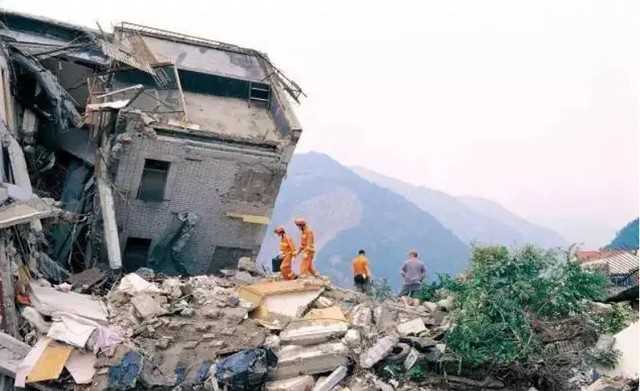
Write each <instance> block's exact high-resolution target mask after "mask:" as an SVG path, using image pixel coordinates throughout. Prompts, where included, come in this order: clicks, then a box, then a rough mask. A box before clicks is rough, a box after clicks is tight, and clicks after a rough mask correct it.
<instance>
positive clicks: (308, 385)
mask: <svg viewBox="0 0 640 391" xmlns="http://www.w3.org/2000/svg"><path fill="white" fill-rule="evenodd" d="M314 383H315V381H314V380H313V376H309V375H306V376H298V377H292V378H290V379H284V380H276V381H272V382H268V383H267V384H265V390H266V391H311V389H312V388H313V384H314Z"/></svg>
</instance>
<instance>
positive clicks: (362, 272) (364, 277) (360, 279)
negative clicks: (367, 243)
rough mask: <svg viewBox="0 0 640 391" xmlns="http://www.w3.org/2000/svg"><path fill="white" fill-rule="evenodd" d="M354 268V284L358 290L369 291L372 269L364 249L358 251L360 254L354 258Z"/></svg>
mask: <svg viewBox="0 0 640 391" xmlns="http://www.w3.org/2000/svg"><path fill="white" fill-rule="evenodd" d="M352 268H353V285H355V287H356V290H357V291H358V292H362V293H367V292H368V291H369V283H370V282H371V269H369V260H368V259H367V257H366V253H365V251H364V250H360V251H358V256H357V257H355V258H353V262H352Z"/></svg>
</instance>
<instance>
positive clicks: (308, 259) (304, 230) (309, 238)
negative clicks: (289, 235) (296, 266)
mask: <svg viewBox="0 0 640 391" xmlns="http://www.w3.org/2000/svg"><path fill="white" fill-rule="evenodd" d="M294 222H295V224H296V226H297V227H298V228H299V229H300V233H301V237H300V248H299V249H298V253H297V254H296V255H300V254H302V263H301V264H300V275H301V276H303V277H306V276H309V275H313V276H317V275H318V272H316V269H315V268H314V267H313V257H314V256H315V254H316V248H315V245H314V242H315V239H314V237H313V231H312V230H311V227H309V224H307V222H306V221H305V219H303V218H297V219H295V221H294Z"/></svg>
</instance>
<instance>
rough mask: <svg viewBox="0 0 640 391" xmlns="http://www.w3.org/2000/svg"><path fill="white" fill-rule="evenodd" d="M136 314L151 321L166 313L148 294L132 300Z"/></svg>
mask: <svg viewBox="0 0 640 391" xmlns="http://www.w3.org/2000/svg"><path fill="white" fill-rule="evenodd" d="M131 304H133V308H134V309H135V310H136V314H137V315H138V316H139V317H141V318H142V319H150V318H152V317H156V316H158V315H160V314H163V313H164V312H165V310H164V308H162V306H161V305H160V304H159V303H158V302H157V301H156V300H155V299H154V298H153V297H152V296H151V295H148V294H140V295H137V296H134V297H132V298H131Z"/></svg>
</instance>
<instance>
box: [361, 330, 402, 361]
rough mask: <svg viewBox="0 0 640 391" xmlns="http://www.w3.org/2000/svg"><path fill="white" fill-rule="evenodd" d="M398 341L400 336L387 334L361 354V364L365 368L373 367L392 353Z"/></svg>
mask: <svg viewBox="0 0 640 391" xmlns="http://www.w3.org/2000/svg"><path fill="white" fill-rule="evenodd" d="M398 341H399V338H398V337H397V336H394V335H387V336H386V337H382V338H380V339H379V340H378V341H377V342H376V343H375V345H373V346H372V347H371V348H369V349H368V350H367V351H366V352H364V353H362V354H361V355H360V366H361V367H362V368H365V369H368V368H371V367H373V366H374V365H375V364H376V363H377V362H379V361H380V360H382V359H383V358H385V357H386V356H387V355H388V354H389V353H391V351H392V350H393V347H394V346H396V344H397V343H398Z"/></svg>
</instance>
